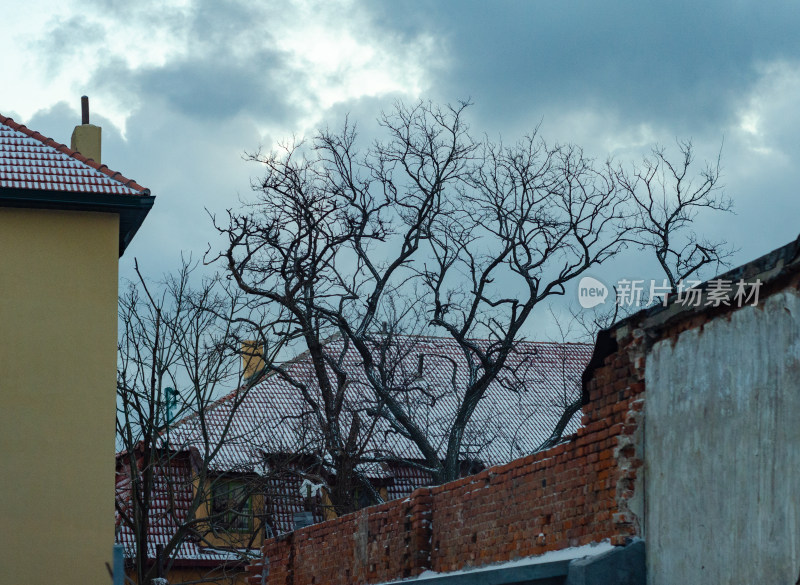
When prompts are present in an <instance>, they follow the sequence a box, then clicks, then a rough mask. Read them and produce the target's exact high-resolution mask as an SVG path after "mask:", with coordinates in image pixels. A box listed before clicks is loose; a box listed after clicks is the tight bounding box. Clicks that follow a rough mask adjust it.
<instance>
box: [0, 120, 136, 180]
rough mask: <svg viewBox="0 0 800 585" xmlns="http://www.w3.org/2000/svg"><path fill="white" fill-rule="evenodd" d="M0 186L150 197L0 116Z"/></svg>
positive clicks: (120, 177)
mask: <svg viewBox="0 0 800 585" xmlns="http://www.w3.org/2000/svg"><path fill="white" fill-rule="evenodd" d="M0 187H7V188H8V187H10V188H16V189H39V190H44V191H64V192H75V193H84V192H92V193H107V194H115V195H150V190H149V189H146V188H144V187H142V186H141V185H139V184H138V183H136V181H134V180H133V179H128V178H127V177H124V176H123V175H121V174H120V173H118V172H116V171H112V170H111V169H109V168H108V166H106V165H105V164H100V163H98V162H96V161H94V160H92V159H87V158H86V157H85V156H83V155H82V154H81V153H79V152H76V151H74V150H72V149H70V148H68V147H67V146H66V145H64V144H61V143H59V142H56V141H55V140H53V139H52V138H48V137H46V136H43V135H42V134H40V133H39V132H36V131H33V130H31V129H29V128H27V127H26V126H24V125H23V124H19V123H17V122H15V121H14V120H12V119H11V118H8V117H5V116H2V115H0Z"/></svg>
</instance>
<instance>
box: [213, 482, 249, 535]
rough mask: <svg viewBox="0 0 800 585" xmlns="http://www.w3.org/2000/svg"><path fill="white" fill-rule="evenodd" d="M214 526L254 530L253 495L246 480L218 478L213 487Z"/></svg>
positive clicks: (234, 530) (238, 530)
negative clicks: (245, 482)
mask: <svg viewBox="0 0 800 585" xmlns="http://www.w3.org/2000/svg"><path fill="white" fill-rule="evenodd" d="M211 514H212V516H213V520H212V522H213V524H214V527H215V528H217V529H219V530H227V531H230V532H251V531H252V530H253V506H252V497H251V495H250V493H249V490H248V489H247V486H246V485H245V484H244V482H241V481H234V480H225V479H218V480H216V481H215V482H214V485H213V486H212V488H211Z"/></svg>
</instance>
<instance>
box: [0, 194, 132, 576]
mask: <svg viewBox="0 0 800 585" xmlns="http://www.w3.org/2000/svg"><path fill="white" fill-rule="evenodd" d="M118 243H119V216H118V215H116V214H106V213H89V212H72V211H47V210H27V209H10V208H0V526H2V537H0V542H2V544H1V545H0V583H3V584H5V583H8V584H12V583H13V584H15V585H17V584H21V583H25V584H30V585H34V584H55V583H58V584H59V585H72V584H74V585H78V584H81V585H85V584H87V583H110V577H109V575H108V572H107V570H106V567H105V563H106V562H108V563H109V564H110V563H111V555H112V545H113V543H114V520H113V517H114V473H113V463H114V430H115V429H114V420H115V409H116V406H115V405H116V399H115V385H116V345H117V344H116V342H117V286H118V282H117V279H118V255H119V254H118V252H119V250H118Z"/></svg>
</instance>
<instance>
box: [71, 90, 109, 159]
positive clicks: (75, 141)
mask: <svg viewBox="0 0 800 585" xmlns="http://www.w3.org/2000/svg"><path fill="white" fill-rule="evenodd" d="M101 132H102V128H100V126H95V125H94V124H89V98H88V97H86V96H83V97H81V125H80V126H75V130H73V131H72V140H71V141H70V148H71V149H72V150H77V151H78V152H80V153H81V154H82V155H83V156H85V157H86V158H90V159H92V160H94V162H96V163H97V164H100V143H101V137H100V134H101Z"/></svg>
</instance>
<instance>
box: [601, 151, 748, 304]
mask: <svg viewBox="0 0 800 585" xmlns="http://www.w3.org/2000/svg"><path fill="white" fill-rule="evenodd" d="M678 149H679V156H678V157H677V159H676V160H671V159H670V158H669V157H668V156H667V153H666V149H665V148H664V147H661V146H656V147H655V148H653V150H652V153H651V155H650V156H649V157H645V158H644V159H643V160H642V162H641V163H640V164H639V165H632V167H631V168H630V169H626V168H625V167H623V166H622V165H619V166H618V167H617V169H616V172H615V177H616V180H617V182H618V183H619V185H620V188H621V189H623V190H624V191H625V192H626V193H627V194H628V195H629V196H630V200H631V202H632V204H633V214H632V222H631V223H630V225H629V231H628V234H627V236H626V239H627V240H628V241H629V242H631V243H633V244H635V245H638V246H639V247H640V248H641V249H643V250H649V251H652V252H654V253H655V257H656V260H657V261H658V264H659V267H660V268H661V270H662V271H663V273H664V276H665V277H666V279H667V281H668V283H669V286H670V287H672V289H673V290H674V289H675V287H677V285H678V283H679V282H681V281H686V280H687V279H688V278H689V277H691V276H694V275H696V274H698V273H699V272H700V271H701V270H702V269H703V268H705V267H707V266H716V267H717V268H719V267H720V266H723V265H725V261H726V259H727V258H729V257H730V256H731V254H732V253H733V250H731V249H730V248H729V247H728V246H727V242H725V241H724V240H720V241H711V240H708V239H706V238H703V237H701V236H699V235H698V234H697V232H696V231H695V229H694V220H695V218H696V216H697V214H698V213H699V212H701V211H703V210H708V211H723V212H729V211H731V210H732V208H733V202H732V201H731V199H730V198H728V197H726V196H725V195H724V193H723V192H722V187H721V185H720V183H719V182H720V178H721V167H720V157H721V152H720V155H718V156H717V160H716V161H715V162H713V163H705V166H704V167H703V168H701V169H700V170H699V172H695V171H694V163H695V160H694V158H695V155H694V149H693V147H692V143H691V141H688V140H686V141H680V142H678Z"/></svg>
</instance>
